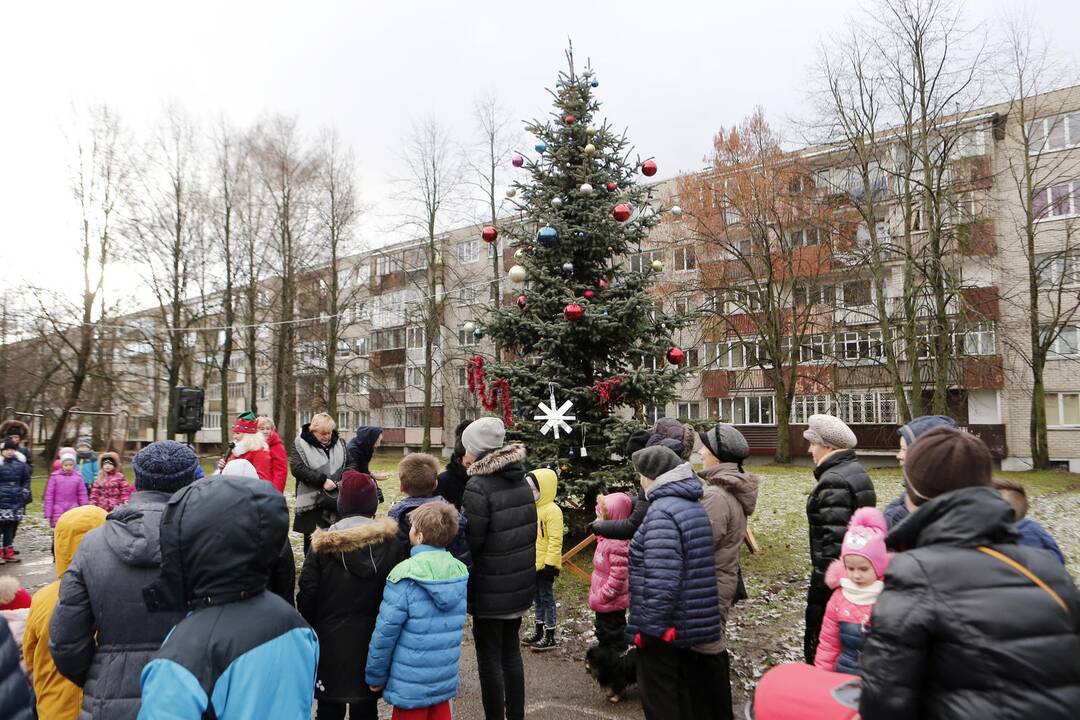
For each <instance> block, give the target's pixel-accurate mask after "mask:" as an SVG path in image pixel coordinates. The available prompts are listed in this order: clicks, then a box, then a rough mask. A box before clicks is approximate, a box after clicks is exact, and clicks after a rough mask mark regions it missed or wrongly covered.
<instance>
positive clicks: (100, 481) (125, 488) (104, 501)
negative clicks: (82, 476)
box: [90, 452, 135, 512]
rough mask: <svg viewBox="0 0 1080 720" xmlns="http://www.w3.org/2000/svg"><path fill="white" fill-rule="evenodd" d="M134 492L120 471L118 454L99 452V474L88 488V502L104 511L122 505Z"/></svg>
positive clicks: (132, 486) (110, 510) (109, 510)
mask: <svg viewBox="0 0 1080 720" xmlns="http://www.w3.org/2000/svg"><path fill="white" fill-rule="evenodd" d="M133 492H135V486H134V485H131V484H130V483H128V481H127V478H125V477H124V474H123V473H122V472H120V456H119V455H117V454H116V453H112V452H107V453H102V454H101V474H100V475H98V477H97V480H95V481H94V486H93V487H92V488H90V504H91V505H97V506H98V507H99V508H101V509H102V510H104V511H105V512H112V509H113V508H115V507H118V506H120V505H123V504H124V503H126V502H127V501H128V498H129V497H131V494H132V493H133Z"/></svg>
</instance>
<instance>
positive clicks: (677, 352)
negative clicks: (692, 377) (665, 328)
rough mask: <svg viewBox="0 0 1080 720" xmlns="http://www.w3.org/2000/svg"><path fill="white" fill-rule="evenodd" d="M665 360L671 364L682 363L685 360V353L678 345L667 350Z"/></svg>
mask: <svg viewBox="0 0 1080 720" xmlns="http://www.w3.org/2000/svg"><path fill="white" fill-rule="evenodd" d="M667 361H668V362H669V363H671V364H672V365H682V364H683V363H684V362H686V353H684V352H683V351H682V349H681V348H680V347H678V346H675V347H673V348H671V349H670V350H668V351H667Z"/></svg>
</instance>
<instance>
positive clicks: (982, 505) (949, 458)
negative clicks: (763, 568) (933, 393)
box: [859, 428, 1080, 720]
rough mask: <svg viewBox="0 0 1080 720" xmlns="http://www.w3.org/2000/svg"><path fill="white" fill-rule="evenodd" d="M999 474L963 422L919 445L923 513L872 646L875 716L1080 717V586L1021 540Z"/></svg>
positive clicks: (909, 461) (866, 676)
mask: <svg viewBox="0 0 1080 720" xmlns="http://www.w3.org/2000/svg"><path fill="white" fill-rule="evenodd" d="M991 472H992V460H991V457H990V451H989V450H988V449H987V448H986V445H985V444H984V443H983V442H982V441H981V440H979V439H978V438H976V437H974V436H973V435H969V434H967V433H964V432H961V431H959V430H954V429H952V428H936V429H934V430H931V431H929V432H927V433H925V434H924V435H923V436H922V437H920V438H919V439H918V440H917V441H916V442H915V443H914V444H913V445H912V446H911V447H910V448H908V453H907V458H906V460H905V462H904V475H905V480H906V482H907V492H908V494H909V496H910V497H911V498H912V500H913V501H914V502H915V503H916V505H917V506H918V510H916V511H915V512H913V513H912V514H911V515H910V516H909V517H908V518H907V519H906V520H904V521H903V522H901V523H900V524H899V525H897V526H896V527H895V528H893V530H892V531H891V532H890V533H889V536H888V538H887V542H888V543H889V544H890V545H892V546H894V547H898V548H904V549H906V551H905V552H902V553H900V554H898V555H896V556H895V557H893V559H892V561H891V562H890V564H889V569H888V572H887V573H886V575H885V589H884V591H882V593H881V595H880V597H879V598H878V601H877V605H876V606H875V608H874V614H873V632H871V633H870V634H869V636H868V637H867V639H866V644H865V645H864V647H863V652H862V659H861V663H862V671H863V681H862V696H861V699H860V705H859V713H860V715H861V716H862V717H864V718H866V719H867V720H891V719H893V718H896V719H897V720H899V719H900V718H904V719H905V720H906V719H907V718H933V719H937V718H949V719H952V718H1001V719H1004V720H1011V719H1016V720H1019V719H1020V718H1038V719H1039V720H1057V719H1059V718H1060V719H1061V720H1064V719H1065V718H1076V716H1077V708H1080V593H1078V592H1077V589H1076V586H1075V585H1074V584H1073V582H1072V579H1071V578H1070V577H1069V574H1068V572H1066V570H1065V569H1064V568H1063V567H1062V566H1061V564H1060V563H1058V561H1057V560H1056V559H1055V558H1054V557H1053V556H1052V555H1050V554H1049V553H1047V552H1044V551H1042V550H1038V549H1035V548H1028V547H1023V546H1020V545H1017V544H1016V533H1015V530H1013V528H1012V520H1013V511H1012V508H1010V507H1009V505H1008V503H1007V502H1005V500H1004V499H1003V498H1002V497H1001V496H1000V495H999V494H998V493H997V492H996V491H995V490H994V489H993V488H992V487H990V484H991ZM1036 580H1037V581H1038V582H1036ZM1039 583H1042V585H1040V584H1039Z"/></svg>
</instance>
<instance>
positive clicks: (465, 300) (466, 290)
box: [457, 285, 480, 305]
mask: <svg viewBox="0 0 1080 720" xmlns="http://www.w3.org/2000/svg"><path fill="white" fill-rule="evenodd" d="M457 296H458V302H460V303H461V304H462V305H475V304H477V303H478V302H480V288H479V287H478V286H476V285H466V286H464V287H461V288H458V291H457Z"/></svg>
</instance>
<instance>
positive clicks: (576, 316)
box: [562, 303, 585, 322]
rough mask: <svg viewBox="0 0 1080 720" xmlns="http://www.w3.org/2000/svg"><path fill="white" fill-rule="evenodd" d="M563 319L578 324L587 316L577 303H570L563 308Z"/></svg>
mask: <svg viewBox="0 0 1080 720" xmlns="http://www.w3.org/2000/svg"><path fill="white" fill-rule="evenodd" d="M562 314H563V317H565V318H566V319H567V320H569V321H570V322H576V321H578V320H580V319H581V316H582V315H584V314H585V311H584V310H582V309H581V306H580V305H578V304H577V303H570V304H569V305H567V306H566V307H564V308H563V311H562Z"/></svg>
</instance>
